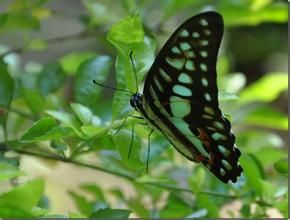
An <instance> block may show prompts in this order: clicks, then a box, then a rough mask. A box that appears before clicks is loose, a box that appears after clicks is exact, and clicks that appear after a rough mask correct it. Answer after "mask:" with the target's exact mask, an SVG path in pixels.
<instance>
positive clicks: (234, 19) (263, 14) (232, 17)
mask: <svg viewBox="0 0 290 220" xmlns="http://www.w3.org/2000/svg"><path fill="white" fill-rule="evenodd" d="M245 2H246V1H245ZM219 11H220V12H221V14H222V15H223V17H224V21H225V25H226V26H241V25H258V24H260V23H262V22H275V23H286V22H287V20H288V8H287V5H286V4H271V5H268V6H267V7H264V8H262V9H260V10H251V8H250V7H249V6H248V5H243V6H237V5H230V4H225V6H223V7H219Z"/></svg>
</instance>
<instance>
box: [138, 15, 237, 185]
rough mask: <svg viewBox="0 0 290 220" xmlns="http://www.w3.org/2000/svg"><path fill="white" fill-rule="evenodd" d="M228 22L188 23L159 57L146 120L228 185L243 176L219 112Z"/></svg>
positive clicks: (204, 19) (206, 18) (200, 19)
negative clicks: (219, 74)
mask: <svg viewBox="0 0 290 220" xmlns="http://www.w3.org/2000/svg"><path fill="white" fill-rule="evenodd" d="M222 35H223V20H222V17H221V16H220V15H219V14H218V13H216V12H205V13H201V14H198V15H196V16H194V17H192V18H190V19H188V20H187V21H185V22H184V23H183V24H182V25H181V26H180V27H179V28H178V29H177V30H176V31H175V32H174V33H173V35H172V36H171V37H170V38H169V40H168V41H167V42H166V44H165V45H164V47H163V48H162V49H161V51H160V53H159V54H158V55H157V58H156V60H155V62H154V63H153V65H152V67H151V69H150V71H149V73H148V75H147V78H146V80H145V84H144V92H143V93H144V95H143V103H142V105H143V110H144V111H143V115H144V117H145V118H146V119H147V120H148V121H149V122H150V123H151V124H153V125H154V126H155V127H157V128H158V129H159V130H160V131H161V132H162V133H163V134H164V135H165V136H166V137H167V138H168V139H169V141H170V142H171V143H172V144H173V146H174V147H175V148H176V149H177V150H178V151H179V152H180V153H182V154H183V155H184V156H186V157H187V158H188V159H189V160H192V161H197V162H201V163H203V164H204V165H205V166H206V167H207V168H208V169H209V170H210V171H211V172H212V173H214V174H215V175H216V176H217V177H218V178H219V179H220V180H222V181H223V182H228V181H229V180H231V181H233V182H235V181H236V179H237V177H238V176H239V175H240V173H241V172H242V168H241V167H240V165H239V163H238V158H239V156H240V151H239V150H238V149H237V148H236V147H235V144H234V143H235V136H234V135H233V134H232V132H231V125H230V123H229V121H228V120H227V119H226V118H224V116H223V114H222V112H221V111H220V109H219V107H218V89H217V82H216V75H217V74H216V62H217V54H218V49H219V46H220V43H221V40H222Z"/></svg>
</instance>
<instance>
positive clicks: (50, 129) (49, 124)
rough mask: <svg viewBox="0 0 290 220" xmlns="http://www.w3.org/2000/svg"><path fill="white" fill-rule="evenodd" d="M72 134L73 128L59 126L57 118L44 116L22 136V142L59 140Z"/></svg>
mask: <svg viewBox="0 0 290 220" xmlns="http://www.w3.org/2000/svg"><path fill="white" fill-rule="evenodd" d="M70 134H72V129H71V128H67V127H59V126H58V125H57V124H56V122H55V120H54V119H53V118H50V117H43V118H41V119H40V120H38V121H37V122H35V123H34V124H33V125H32V126H31V127H30V128H29V129H28V130H27V131H26V132H25V133H24V134H23V135H22V137H21V138H20V141H21V142H36V141H48V140H57V139H61V138H63V137H65V136H68V135H70Z"/></svg>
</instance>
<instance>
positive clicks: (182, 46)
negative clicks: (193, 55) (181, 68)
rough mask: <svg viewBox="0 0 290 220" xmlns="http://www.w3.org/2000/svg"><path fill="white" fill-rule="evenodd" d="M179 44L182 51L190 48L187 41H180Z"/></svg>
mask: <svg viewBox="0 0 290 220" xmlns="http://www.w3.org/2000/svg"><path fill="white" fill-rule="evenodd" d="M179 45H180V48H181V50H183V51H185V50H189V49H190V48H191V47H190V44H189V43H187V42H181V43H180V44H179Z"/></svg>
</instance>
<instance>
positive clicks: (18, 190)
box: [0, 179, 44, 217]
mask: <svg viewBox="0 0 290 220" xmlns="http://www.w3.org/2000/svg"><path fill="white" fill-rule="evenodd" d="M43 192H44V181H43V180H42V179H35V180H32V181H30V182H28V183H25V184H23V185H21V186H17V187H15V188H13V189H12V190H11V191H9V192H6V193H3V194H2V195H0V207H1V206H14V207H17V208H18V209H20V210H23V211H25V212H30V211H31V210H32V208H33V207H35V206H36V205H37V203H38V201H39V200H40V198H41V196H42V194H43ZM0 216H1V217H3V216H2V215H1V214H0Z"/></svg>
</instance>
